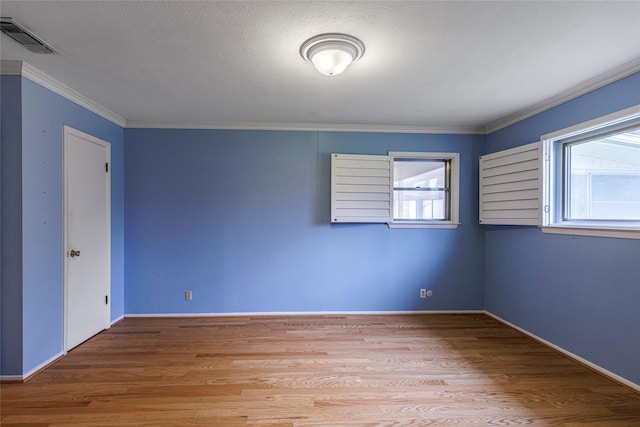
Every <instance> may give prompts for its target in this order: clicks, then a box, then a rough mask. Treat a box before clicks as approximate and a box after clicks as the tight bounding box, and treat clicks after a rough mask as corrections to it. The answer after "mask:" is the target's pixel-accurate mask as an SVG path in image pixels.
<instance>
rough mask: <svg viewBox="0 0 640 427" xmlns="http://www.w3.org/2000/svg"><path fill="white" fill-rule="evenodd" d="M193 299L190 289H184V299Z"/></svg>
mask: <svg viewBox="0 0 640 427" xmlns="http://www.w3.org/2000/svg"><path fill="white" fill-rule="evenodd" d="M192 299H193V294H192V293H191V291H184V300H185V301H191V300H192Z"/></svg>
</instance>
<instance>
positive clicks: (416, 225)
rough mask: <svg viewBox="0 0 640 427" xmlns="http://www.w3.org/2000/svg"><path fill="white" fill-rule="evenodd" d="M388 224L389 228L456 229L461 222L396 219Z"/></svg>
mask: <svg viewBox="0 0 640 427" xmlns="http://www.w3.org/2000/svg"><path fill="white" fill-rule="evenodd" d="M387 225H388V226H389V228H444V229H451V230H455V229H456V228H458V227H459V226H460V223H459V222H455V223H454V222H448V221H442V222H436V221H433V222H429V221H424V222H413V221H402V222H400V221H395V222H388V223H387Z"/></svg>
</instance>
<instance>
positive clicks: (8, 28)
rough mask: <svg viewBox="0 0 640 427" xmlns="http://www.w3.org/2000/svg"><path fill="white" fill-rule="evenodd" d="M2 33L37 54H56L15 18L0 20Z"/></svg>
mask: <svg viewBox="0 0 640 427" xmlns="http://www.w3.org/2000/svg"><path fill="white" fill-rule="evenodd" d="M0 31H2V32H3V33H4V34H6V35H8V36H9V37H11V38H12V39H14V40H15V41H17V42H18V43H20V44H21V45H22V46H24V47H26V48H27V49H29V50H30V51H31V52H35V53H56V51H55V50H53V48H52V47H51V46H49V45H48V44H46V43H45V42H43V41H42V40H40V39H39V38H38V37H36V36H35V35H34V34H33V33H31V32H30V31H27V29H26V28H24V27H23V26H22V25H20V24H18V23H17V22H16V21H15V20H14V19H13V18H0Z"/></svg>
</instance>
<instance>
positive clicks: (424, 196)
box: [393, 190, 448, 220]
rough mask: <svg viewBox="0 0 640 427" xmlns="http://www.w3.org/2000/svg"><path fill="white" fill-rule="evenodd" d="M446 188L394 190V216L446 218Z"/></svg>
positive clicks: (424, 218) (403, 218) (405, 217)
mask: <svg viewBox="0 0 640 427" xmlns="http://www.w3.org/2000/svg"><path fill="white" fill-rule="evenodd" d="M447 194H448V192H447V191H445V190H435V191H429V190H394V192H393V203H394V206H393V207H394V209H393V218H394V219H398V220H429V219H432V220H446V219H448V218H447V209H446V206H447Z"/></svg>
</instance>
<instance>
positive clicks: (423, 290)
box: [420, 289, 427, 298]
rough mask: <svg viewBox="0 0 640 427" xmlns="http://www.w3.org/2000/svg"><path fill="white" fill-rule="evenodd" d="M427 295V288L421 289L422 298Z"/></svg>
mask: <svg viewBox="0 0 640 427" xmlns="http://www.w3.org/2000/svg"><path fill="white" fill-rule="evenodd" d="M426 297H427V290H426V289H420V298H426Z"/></svg>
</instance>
